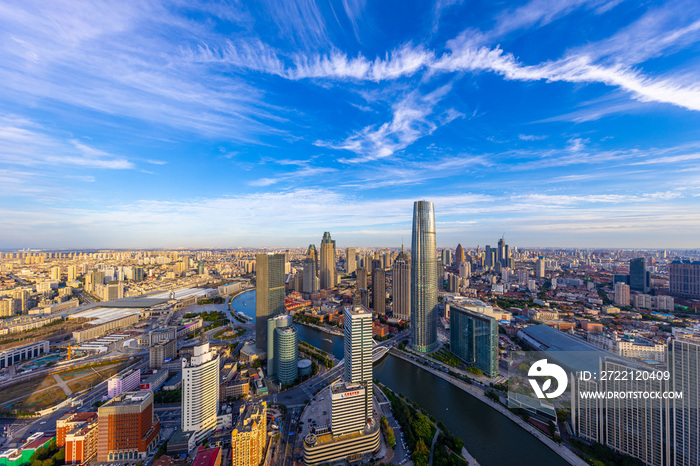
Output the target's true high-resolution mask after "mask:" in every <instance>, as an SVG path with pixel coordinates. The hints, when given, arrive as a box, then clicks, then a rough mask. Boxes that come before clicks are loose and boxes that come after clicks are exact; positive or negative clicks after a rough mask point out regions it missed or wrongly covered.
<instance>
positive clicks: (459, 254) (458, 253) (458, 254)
mask: <svg viewBox="0 0 700 466" xmlns="http://www.w3.org/2000/svg"><path fill="white" fill-rule="evenodd" d="M462 262H464V248H463V247H462V244H461V243H460V244H458V245H457V249H456V250H455V266H457V267H459V264H461V263H462Z"/></svg>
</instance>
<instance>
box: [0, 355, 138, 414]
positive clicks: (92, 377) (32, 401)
mask: <svg viewBox="0 0 700 466" xmlns="http://www.w3.org/2000/svg"><path fill="white" fill-rule="evenodd" d="M127 365H128V361H114V362H110V363H107V364H92V365H88V366H84V367H80V368H77V369H71V370H68V371H63V372H58V373H56V374H57V375H58V376H59V377H60V378H61V379H62V380H63V381H64V382H66V384H67V385H68V387H69V388H70V390H71V391H72V392H79V391H81V390H84V389H86V388H89V387H90V386H92V385H96V384H98V383H100V382H103V381H104V380H107V379H108V378H109V377H111V376H113V375H114V374H116V373H118V372H119V371H121V370H122V369H124V368H125V367H126V366H127ZM65 399H66V394H65V393H64V392H63V390H62V389H61V387H60V386H59V385H58V383H57V382H56V380H55V378H54V376H53V374H52V375H48V376H45V377H37V378H35V379H31V380H28V381H26V382H22V383H19V384H17V385H12V386H10V387H5V388H3V389H2V391H0V411H16V412H27V413H33V412H36V411H41V410H42V409H46V408H48V407H50V406H54V405H56V404H58V403H60V402H61V401H63V400H65Z"/></svg>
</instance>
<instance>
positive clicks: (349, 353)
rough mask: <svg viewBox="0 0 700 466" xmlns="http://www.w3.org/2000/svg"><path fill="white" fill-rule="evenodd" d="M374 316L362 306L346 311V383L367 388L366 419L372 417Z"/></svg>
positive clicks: (349, 308)
mask: <svg viewBox="0 0 700 466" xmlns="http://www.w3.org/2000/svg"><path fill="white" fill-rule="evenodd" d="M372 342H373V340H372V314H371V313H370V312H368V311H367V310H366V309H365V308H363V307H361V306H353V307H348V308H346V309H345V381H346V382H349V383H356V384H362V385H364V386H365V393H364V399H365V411H364V417H365V419H367V418H370V417H372V414H373V412H374V409H373V407H372V396H373V383H372Z"/></svg>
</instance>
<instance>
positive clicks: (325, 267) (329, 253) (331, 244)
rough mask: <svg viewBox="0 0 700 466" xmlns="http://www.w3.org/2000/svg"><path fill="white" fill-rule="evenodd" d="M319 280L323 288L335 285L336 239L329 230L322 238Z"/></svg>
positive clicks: (326, 288)
mask: <svg viewBox="0 0 700 466" xmlns="http://www.w3.org/2000/svg"><path fill="white" fill-rule="evenodd" d="M319 281H320V286H321V289H322V290H330V289H331V288H333V287H334V286H335V240H332V239H331V234H330V233H329V232H327V231H326V232H324V233H323V238H321V268H320V270H319Z"/></svg>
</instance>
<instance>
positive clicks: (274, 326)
mask: <svg viewBox="0 0 700 466" xmlns="http://www.w3.org/2000/svg"><path fill="white" fill-rule="evenodd" d="M267 329H268V332H267V375H268V377H274V378H276V379H277V380H278V381H279V383H280V384H290V383H292V382H294V380H295V379H296V378H297V371H298V369H297V363H298V359H299V353H298V349H297V346H298V344H297V343H298V338H297V329H296V327H295V326H294V324H293V323H292V316H290V315H288V314H280V315H278V316H276V317H274V318H270V319H268V321H267Z"/></svg>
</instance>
